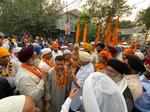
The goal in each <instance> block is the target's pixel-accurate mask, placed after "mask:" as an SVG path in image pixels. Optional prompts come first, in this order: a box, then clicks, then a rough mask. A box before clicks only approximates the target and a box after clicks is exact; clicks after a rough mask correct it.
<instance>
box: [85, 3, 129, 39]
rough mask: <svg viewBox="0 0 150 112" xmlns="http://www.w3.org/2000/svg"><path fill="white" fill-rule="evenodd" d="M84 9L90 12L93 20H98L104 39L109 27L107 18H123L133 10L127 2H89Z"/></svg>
mask: <svg viewBox="0 0 150 112" xmlns="http://www.w3.org/2000/svg"><path fill="white" fill-rule="evenodd" d="M83 7H84V10H87V11H88V13H89V14H90V16H91V18H96V22H97V24H100V27H101V31H100V34H102V35H101V36H102V37H103V38H104V31H105V29H106V26H107V23H106V20H107V18H108V17H109V16H112V17H116V16H122V15H123V14H125V13H129V12H130V9H131V8H130V7H129V5H127V4H126V0H87V2H86V3H85V4H84V5H83ZM112 21H113V19H112Z"/></svg>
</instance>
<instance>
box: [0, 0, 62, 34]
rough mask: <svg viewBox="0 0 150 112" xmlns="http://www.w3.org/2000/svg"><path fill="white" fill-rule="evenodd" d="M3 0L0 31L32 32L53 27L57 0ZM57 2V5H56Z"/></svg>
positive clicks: (42, 31)
mask: <svg viewBox="0 0 150 112" xmlns="http://www.w3.org/2000/svg"><path fill="white" fill-rule="evenodd" d="M46 1H47V0H3V1H2V2H1V3H0V12H1V13H0V31H2V32H7V33H8V32H9V33H23V32H25V31H28V32H31V33H33V34H37V33H48V32H49V31H51V30H53V29H55V26H56V18H57V14H56V11H57V10H58V9H60V8H61V4H60V1H59V0H51V3H49V2H46ZM56 4H57V5H56Z"/></svg>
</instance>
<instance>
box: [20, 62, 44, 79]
mask: <svg viewBox="0 0 150 112" xmlns="http://www.w3.org/2000/svg"><path fill="white" fill-rule="evenodd" d="M21 66H22V67H23V68H25V69H26V70H28V71H30V72H31V73H33V74H34V75H36V76H37V77H39V78H40V79H41V78H42V75H43V73H42V71H41V70H40V69H39V68H38V67H35V66H34V65H29V64H22V65H21Z"/></svg>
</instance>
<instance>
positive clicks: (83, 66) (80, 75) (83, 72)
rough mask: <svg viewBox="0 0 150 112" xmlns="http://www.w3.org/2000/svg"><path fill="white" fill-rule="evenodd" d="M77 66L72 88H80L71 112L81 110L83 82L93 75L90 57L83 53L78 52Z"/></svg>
mask: <svg viewBox="0 0 150 112" xmlns="http://www.w3.org/2000/svg"><path fill="white" fill-rule="evenodd" d="M79 64H80V68H79V70H78V71H77V74H76V78H75V80H74V81H73V87H74V86H77V87H78V86H79V87H78V88H80V90H79V92H78V94H77V95H76V97H75V98H74V100H73V101H72V103H71V111H73V112H74V111H77V110H80V109H81V108H82V106H81V105H82V104H81V96H82V87H83V85H84V81H85V80H86V79H87V78H88V76H89V75H90V74H91V73H93V72H94V71H95V70H94V65H93V64H92V63H91V55H90V54H89V53H88V52H85V51H79Z"/></svg>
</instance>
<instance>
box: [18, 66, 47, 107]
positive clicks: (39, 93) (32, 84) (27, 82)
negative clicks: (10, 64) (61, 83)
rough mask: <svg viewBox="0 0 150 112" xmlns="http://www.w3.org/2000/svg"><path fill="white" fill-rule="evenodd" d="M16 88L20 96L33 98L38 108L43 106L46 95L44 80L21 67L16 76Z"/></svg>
mask: <svg viewBox="0 0 150 112" xmlns="http://www.w3.org/2000/svg"><path fill="white" fill-rule="evenodd" d="M16 88H17V90H18V91H19V92H20V94H23V95H28V96H31V97H32V98H33V99H34V101H35V102H36V104H37V105H38V106H39V105H41V99H42V97H43V95H44V80H42V79H40V78H39V77H37V76H36V75H34V74H33V73H31V72H29V71H27V70H26V69H24V68H23V67H21V66H20V68H19V70H18V73H17V74H16Z"/></svg>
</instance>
